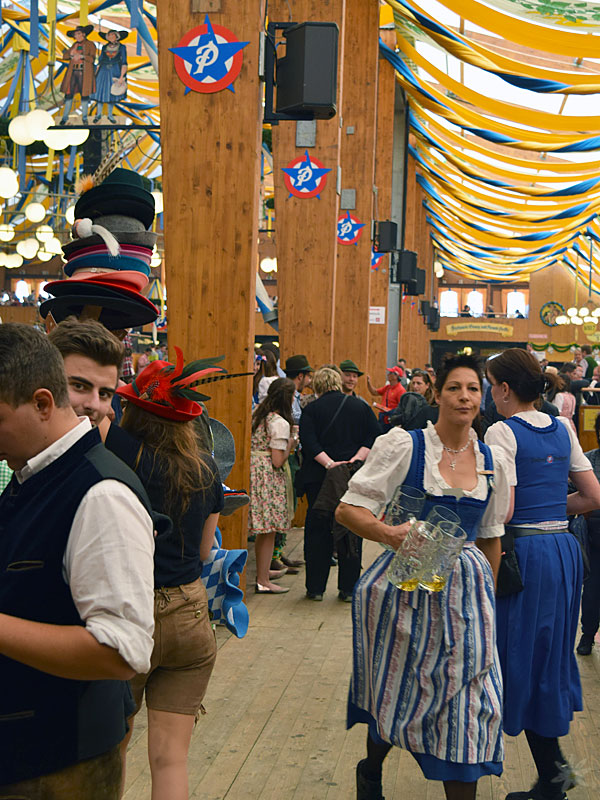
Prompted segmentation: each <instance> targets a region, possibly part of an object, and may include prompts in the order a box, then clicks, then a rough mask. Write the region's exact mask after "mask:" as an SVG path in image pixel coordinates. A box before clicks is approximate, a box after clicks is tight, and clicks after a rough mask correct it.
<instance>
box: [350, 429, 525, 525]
mask: <svg viewBox="0 0 600 800" xmlns="http://www.w3.org/2000/svg"><path fill="white" fill-rule="evenodd" d="M423 434H424V437H425V471H424V477H423V482H424V486H425V490H426V491H427V492H428V494H431V495H436V496H438V497H440V496H442V495H443V494H448V493H449V491H450V490H451V487H450V486H449V485H448V484H447V483H446V481H445V480H444V479H443V477H442V475H441V473H440V466H439V465H440V461H441V460H442V455H443V445H442V441H441V439H440V437H439V436H438V434H437V431H436V429H435V428H434V427H433V425H432V424H431V422H428V423H427V428H425V430H424V431H423ZM469 436H470V439H471V441H472V442H473V446H474V449H475V463H476V469H477V485H476V486H475V488H474V489H472V490H471V491H464V490H463V492H462V494H463V496H464V497H473V498H475V499H476V500H485V498H486V497H487V494H488V476H487V475H485V474H483V473H484V470H485V461H484V457H483V453H482V452H481V450H480V449H479V445H478V442H477V436H476V434H475V431H474V430H473V429H472V428H471V430H470V431H469ZM491 450H492V457H493V460H494V478H493V479H494V490H493V492H492V494H491V496H490V501H489V503H488V504H487V507H486V509H485V511H484V512H483V517H482V519H481V524H480V526H479V528H478V530H477V537H478V538H480V539H491V538H494V537H496V536H504V520H505V519H506V515H507V513H508V506H509V501H510V486H509V483H508V474H509V473H508V466H507V464H506V459H505V456H504V455H503V453H502V450H501V449H500V448H497V447H492V448H491ZM412 452H413V440H412V437H411V435H410V433H409V432H408V431H404V430H402V429H401V428H392V430H391V431H389V433H386V434H384V435H383V436H378V437H377V439H375V443H374V444H373V447H372V448H371V452H370V453H369V455H368V456H367V460H366V461H365V464H364V466H363V467H361V469H359V470H358V472H357V473H356V474H355V475H353V476H352V478H351V479H350V482H349V484H348V491H347V492H346V494H345V495H344V496H343V497H342V502H343V503H348V504H349V505H351V506H363V507H364V508H368V509H369V511H371V512H372V513H373V514H374V515H375V516H376V517H380V516H381V514H382V512H383V510H384V509H385V507H386V505H387V504H388V503H389V501H390V500H391V499H392V496H393V494H394V492H395V490H396V488H397V487H398V486H401V485H402V484H403V483H404V480H405V478H406V476H407V474H408V470H409V467H410V462H411V459H412Z"/></svg>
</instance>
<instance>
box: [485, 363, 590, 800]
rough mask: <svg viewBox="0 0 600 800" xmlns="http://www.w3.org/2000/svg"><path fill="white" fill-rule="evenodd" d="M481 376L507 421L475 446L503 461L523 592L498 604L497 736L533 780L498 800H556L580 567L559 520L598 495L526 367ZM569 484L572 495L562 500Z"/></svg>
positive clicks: (499, 367) (568, 432) (568, 779)
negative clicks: (522, 744) (515, 747)
mask: <svg viewBox="0 0 600 800" xmlns="http://www.w3.org/2000/svg"><path fill="white" fill-rule="evenodd" d="M487 374H488V379H489V381H490V383H491V385H492V397H493V399H494V402H495V403H496V407H497V409H498V411H500V413H501V414H503V415H504V416H505V417H507V419H505V420H504V421H502V422H497V423H496V424H495V425H492V426H491V427H490V428H489V429H488V431H487V433H486V437H485V439H486V442H488V443H489V444H493V445H496V446H500V447H501V448H502V449H503V450H504V451H505V453H506V455H507V457H508V459H509V463H510V464H511V465H512V466H511V477H510V483H511V485H514V486H515V493H514V513H513V514H512V517H511V519H510V524H509V525H507V526H506V533H507V539H506V540H505V542H504V548H503V549H504V550H505V551H507V550H509V548H510V549H511V551H512V549H513V548H514V553H515V555H516V560H517V563H518V567H519V570H520V574H521V580H522V584H523V588H522V590H521V591H516V592H514V593H509V594H506V595H504V596H499V597H498V650H499V653H500V662H501V664H502V674H503V677H504V730H505V732H506V733H508V734H509V735H510V736H517V735H518V734H519V733H521V731H523V730H524V731H525V735H526V737H527V742H528V744H529V749H530V750H531V754H532V756H533V760H534V761H535V765H536V767H537V771H538V780H537V782H536V784H535V786H533V787H532V789H530V790H529V791H523V792H511V793H510V794H509V795H507V798H506V800H528V798H531V800H565V798H566V794H565V791H566V790H567V789H570V788H571V787H572V785H573V782H574V779H573V775H572V771H571V768H570V766H569V764H568V763H567V761H566V759H565V757H564V756H563V754H562V752H561V749H560V745H559V741H558V737H559V736H565V735H566V734H567V733H568V731H569V724H570V722H571V719H572V718H573V712H575V711H581V710H582V698H581V683H580V680H579V672H578V669H577V662H576V659H575V656H574V654H573V648H574V646H575V636H576V633H577V623H578V618H579V601H580V597H581V582H582V559H581V552H580V548H579V544H578V542H577V540H576V539H575V537H574V536H572V535H571V534H570V533H569V531H568V527H567V515H568V514H583V513H585V512H587V511H591V510H592V509H595V508H598V507H600V485H599V484H598V481H597V479H596V477H595V475H594V472H593V470H592V466H591V464H590V462H589V461H588V459H587V458H586V457H585V456H584V454H583V452H582V449H581V445H580V444H579V442H578V440H577V435H576V433H575V431H574V430H573V428H572V427H571V425H570V422H569V420H568V419H565V418H564V417H558V418H557V417H550V416H548V414H543V413H542V412H540V411H538V410H537V409H536V403H537V402H538V400H539V399H540V396H541V394H542V392H543V391H544V390H545V388H546V387H547V383H548V378H547V377H545V376H544V375H543V373H542V371H541V369H540V365H539V362H538V361H537V359H536V358H534V357H533V356H532V355H531V354H530V353H527V352H526V351H525V350H520V349H516V348H514V349H510V350H505V351H504V352H503V353H502V354H500V355H499V356H496V357H495V358H492V359H490V360H489V361H488V362H487ZM550 380H552V377H550ZM569 479H570V480H571V482H572V483H573V484H574V486H575V488H576V490H577V491H576V492H574V493H572V494H570V495H568V496H567V490H568V480H569ZM501 588H502V587H501V586H500V587H499V594H500V590H501ZM517 588H518V587H517Z"/></svg>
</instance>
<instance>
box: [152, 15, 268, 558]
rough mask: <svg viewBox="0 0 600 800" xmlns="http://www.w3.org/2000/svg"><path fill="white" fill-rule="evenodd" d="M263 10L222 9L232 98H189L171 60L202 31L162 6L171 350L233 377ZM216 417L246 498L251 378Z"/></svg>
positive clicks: (254, 206)
mask: <svg viewBox="0 0 600 800" xmlns="http://www.w3.org/2000/svg"><path fill="white" fill-rule="evenodd" d="M263 11H264V9H263V5H262V3H261V1H260V0H221V4H220V13H216V12H215V13H211V22H212V23H213V25H215V24H222V25H224V26H225V27H227V28H230V29H231V30H233V31H234V33H235V34H236V35H237V37H238V38H239V39H240V40H249V42H250V43H249V44H248V45H247V47H245V48H244V50H243V56H244V58H243V66H242V70H241V73H240V75H239V77H238V78H237V80H236V81H235V92H231V91H228V90H227V89H225V90H223V91H221V92H217V93H214V94H201V93H197V92H194V91H192V92H190V93H189V94H187V95H186V94H185V86H184V84H183V83H182V82H181V81H180V80H179V77H178V76H177V73H176V72H175V67H174V56H173V54H172V53H170V52H169V48H170V47H175V46H176V45H177V44H178V42H179V41H180V39H181V38H182V36H183V35H184V34H185V33H187V32H188V31H189V30H191V29H192V28H194V27H196V26H198V25H202V24H203V23H204V16H205V15H204V13H197V14H193V13H191V11H190V4H189V3H181V2H176V0H158V2H157V15H158V40H159V48H158V54H159V69H160V105H161V118H162V123H161V144H162V165H163V191H164V199H165V212H164V213H165V263H166V278H167V287H168V289H167V290H168V312H169V348H170V356H171V358H173V356H174V351H173V347H174V346H175V345H178V346H180V347H181V348H182V350H183V352H184V355H185V358H186V360H191V359H194V358H199V357H201V356H212V355H221V354H224V355H225V357H226V358H225V362H224V366H225V367H226V368H227V369H228V371H230V372H247V371H251V366H252V354H253V342H254V314H255V300H254V294H255V274H256V264H257V241H258V198H259V178H260V174H259V169H260V158H259V154H260V136H261V127H262V107H261V97H262V93H261V85H260V83H259V79H258V43H259V32H260V30H261V21H262V19H263ZM207 393H208V394H210V395H211V396H212V400H210V401H209V403H208V406H209V409H210V413H211V414H212V415H214V416H215V417H217V418H218V419H220V420H222V421H223V422H224V423H225V424H226V425H227V426H228V427H229V428H230V429H231V431H232V433H233V436H234V438H235V442H236V449H237V461H236V465H235V467H234V469H233V471H232V473H231V475H230V477H229V479H228V483H229V484H230V485H231V486H234V487H239V488H242V487H243V488H249V475H250V397H251V380H250V378H237V379H234V380H232V381H224V382H222V383H220V384H219V383H216V384H214V385H211V386H210V388H209V389H208V391H207ZM246 516H247V515H246V511H245V510H244V511H242V512H236V514H233V515H232V516H231V517H228V518H224V519H223V538H224V544H225V546H226V547H240V546H242V547H243V546H245V544H246V534H247V530H246V527H247V520H246Z"/></svg>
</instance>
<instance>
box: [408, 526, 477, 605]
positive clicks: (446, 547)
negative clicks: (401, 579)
mask: <svg viewBox="0 0 600 800" xmlns="http://www.w3.org/2000/svg"><path fill="white" fill-rule="evenodd" d="M437 530H438V534H439V535H438V539H437V542H436V550H435V552H434V553H433V554H432V556H431V558H430V559H429V562H428V563H427V564H426V565H425V569H424V570H423V572H422V573H421V578H420V580H419V582H418V585H419V586H420V587H421V588H422V589H429V591H431V592H441V591H442V589H444V588H445V586H446V584H447V583H448V579H449V578H450V575H451V574H452V570H453V569H454V565H455V564H456V559H457V558H458V556H459V554H460V552H461V550H462V549H463V545H464V543H465V541H466V539H467V534H466V533H465V531H464V530H463V529H462V528H460V527H458V525H455V524H454V523H452V522H440V524H439V525H438V526H437Z"/></svg>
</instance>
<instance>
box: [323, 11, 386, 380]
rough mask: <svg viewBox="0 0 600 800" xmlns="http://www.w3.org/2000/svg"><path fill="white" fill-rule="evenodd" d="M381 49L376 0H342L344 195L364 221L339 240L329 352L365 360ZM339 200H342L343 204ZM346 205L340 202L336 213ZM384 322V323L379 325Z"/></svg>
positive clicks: (338, 358)
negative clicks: (345, 240) (356, 233)
mask: <svg viewBox="0 0 600 800" xmlns="http://www.w3.org/2000/svg"><path fill="white" fill-rule="evenodd" d="M378 54H379V2H378V0H346V12H345V21H344V57H343V63H342V68H343V81H344V96H343V102H342V136H341V158H340V161H341V166H342V197H343V196H344V189H351V190H354V193H355V197H356V201H355V208H354V209H353V210H351V213H352V214H354V215H355V216H356V217H358V219H360V221H361V222H362V223H363V224H364V226H365V227H364V228H363V229H362V230H363V233H362V236H361V237H360V239H359V240H358V242H357V243H356V245H342V244H339V243H338V245H337V270H336V292H335V333H334V342H333V357H334V360H335V362H336V363H338V364H339V362H340V361H342V360H343V359H345V358H351V359H353V360H354V361H356V363H357V364H358V365H359V366H361V369H363V368H365V367H364V366H363V365H366V364H367V358H368V351H369V333H370V330H369V329H370V327H371V326H370V325H369V304H370V281H371V221H372V219H373V184H374V183H375V127H376V111H377V69H378V62H379V58H378ZM342 206H343V204H342ZM344 213H346V212H345V209H344V208H343V207H341V208H340V216H341V215H343V214H344ZM381 327H385V326H381Z"/></svg>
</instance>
